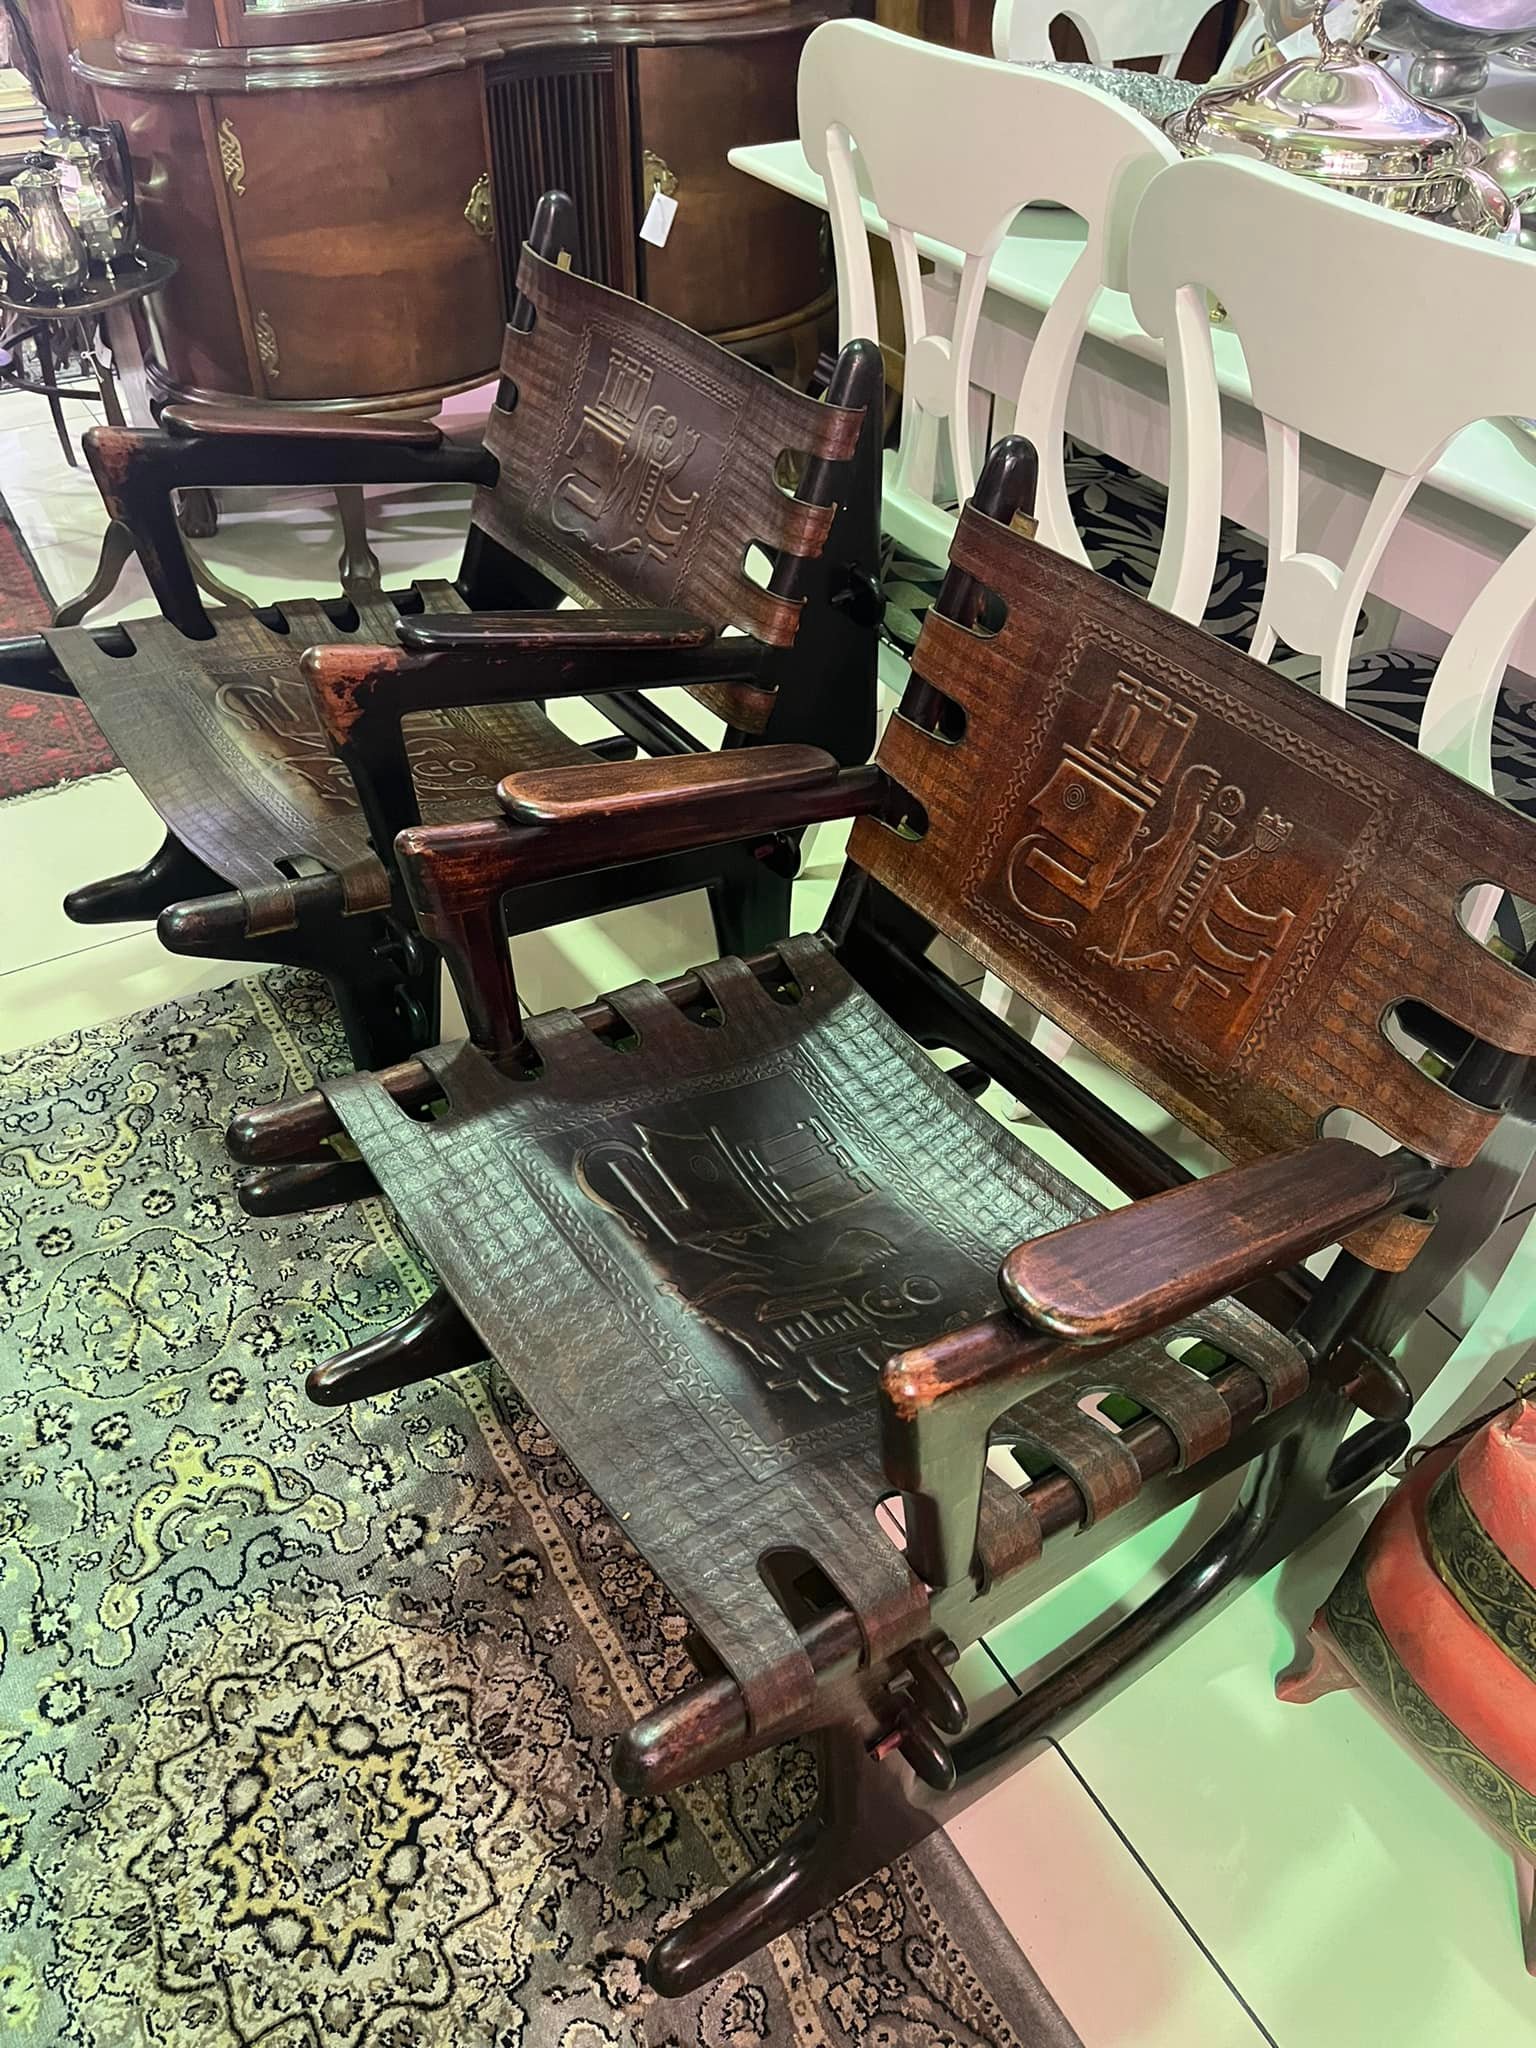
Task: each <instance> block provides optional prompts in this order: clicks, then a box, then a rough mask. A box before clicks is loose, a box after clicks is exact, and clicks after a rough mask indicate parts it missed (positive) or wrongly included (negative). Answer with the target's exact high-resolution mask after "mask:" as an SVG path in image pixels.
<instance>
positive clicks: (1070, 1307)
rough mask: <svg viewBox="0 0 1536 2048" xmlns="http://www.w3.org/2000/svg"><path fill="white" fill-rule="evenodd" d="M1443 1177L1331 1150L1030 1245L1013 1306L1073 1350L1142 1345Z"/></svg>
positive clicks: (1210, 1181) (1240, 1173)
mask: <svg viewBox="0 0 1536 2048" xmlns="http://www.w3.org/2000/svg"><path fill="white" fill-rule="evenodd" d="M1436 1177H1437V1176H1436V1175H1435V1174H1434V1173H1433V1171H1429V1170H1426V1169H1425V1168H1424V1166H1423V1165H1422V1164H1421V1162H1420V1161H1418V1160H1417V1159H1415V1158H1413V1157H1412V1155H1400V1156H1396V1157H1392V1158H1381V1157H1379V1156H1378V1155H1377V1154H1376V1153H1374V1152H1368V1151H1367V1150H1366V1149H1365V1147H1364V1146H1363V1145H1354V1144H1350V1143H1349V1142H1348V1141H1347V1140H1345V1139H1342V1138H1325V1139H1323V1140H1322V1141H1321V1142H1320V1143H1319V1144H1316V1145H1308V1146H1305V1147H1304V1148H1303V1149H1302V1150H1301V1151H1300V1152H1291V1153H1286V1154H1282V1155H1281V1156H1280V1157H1279V1158H1276V1159H1261V1160H1257V1161H1255V1162H1253V1163H1252V1164H1251V1165H1248V1166H1234V1167H1229V1168H1228V1169H1227V1171H1226V1172H1225V1173H1213V1174H1209V1175H1208V1176H1207V1177H1206V1178H1205V1179H1203V1180H1198V1181H1193V1182H1191V1183H1190V1185H1189V1186H1187V1187H1182V1188H1170V1189H1169V1190H1168V1192H1167V1193H1166V1194H1161V1195H1152V1196H1150V1197H1149V1198H1148V1199H1147V1200H1146V1201H1142V1202H1132V1203H1131V1204H1129V1206H1128V1207H1126V1208H1124V1209H1114V1210H1111V1211H1110V1212H1109V1214H1108V1215H1106V1216H1097V1217H1095V1218H1094V1219H1093V1221H1092V1223H1091V1224H1073V1225H1071V1226H1069V1227H1068V1228H1067V1229H1066V1230H1062V1231H1056V1232H1054V1233H1053V1234H1052V1235H1050V1236H1048V1237H1040V1238H1036V1239H1035V1240H1034V1242H1033V1243H1032V1244H1027V1245H1020V1246H1019V1247H1017V1249H1016V1250H1014V1251H1011V1252H1010V1253H1009V1254H1008V1257H1007V1258H1006V1259H1005V1260H1004V1261H1003V1271H1002V1288H1003V1294H1004V1297H1005V1298H1006V1299H1007V1300H1008V1301H1009V1302H1010V1303H1011V1304H1012V1306H1013V1307H1014V1308H1015V1309H1016V1310H1017V1311H1018V1313H1019V1314H1020V1315H1021V1316H1022V1317H1023V1318H1024V1320H1025V1322H1026V1323H1029V1324H1031V1325H1033V1326H1034V1327H1035V1328H1037V1329H1041V1330H1048V1331H1049V1332H1050V1333H1051V1334H1052V1335H1053V1336H1056V1337H1062V1338H1065V1339H1066V1341H1067V1342H1068V1343H1070V1344H1102V1343H1108V1342H1118V1341H1123V1340H1124V1339H1126V1338H1128V1337H1139V1336H1142V1335H1144V1334H1145V1333H1146V1332H1147V1331H1148V1330H1154V1329H1162V1328H1165V1327H1166V1326H1167V1325H1168V1324H1170V1323H1172V1322H1175V1321H1177V1320H1178V1318H1179V1317H1180V1316H1181V1315H1185V1314H1187V1313H1188V1312H1189V1311H1191V1310H1193V1309H1197V1308H1203V1307H1204V1305H1205V1303H1206V1302H1208V1301H1216V1300H1218V1299H1219V1298H1220V1297H1221V1296H1222V1295H1223V1294H1235V1293H1237V1292H1238V1290H1239V1289H1240V1288H1242V1287H1245V1286H1247V1285H1249V1284H1250V1283H1251V1282H1252V1281H1254V1280H1256V1279H1258V1278H1259V1277H1260V1276H1261V1275H1262V1274H1264V1273H1269V1272H1273V1271H1275V1270H1276V1268H1278V1267H1281V1266H1294V1265H1299V1264H1300V1262H1301V1261H1302V1260H1303V1259H1304V1258H1306V1257H1307V1256H1308V1255H1309V1254H1310V1253H1312V1252H1315V1251H1321V1250H1322V1249H1323V1248H1324V1247H1325V1246H1327V1245H1330V1244H1337V1243H1338V1242H1339V1240H1340V1239H1341V1238H1344V1237H1347V1236H1348V1235H1349V1234H1350V1232H1351V1231H1353V1230H1355V1229H1357V1228H1358V1227H1359V1226H1360V1225H1361V1224H1362V1223H1366V1222H1369V1221H1370V1220H1371V1218H1372V1217H1376V1216H1380V1215H1383V1214H1386V1213H1387V1212H1389V1211H1391V1210H1393V1209H1395V1208H1398V1207H1400V1206H1401V1205H1402V1203H1403V1202H1404V1201H1405V1200H1407V1199H1410V1198H1412V1197H1414V1196H1416V1195H1418V1194H1419V1193H1427V1192H1428V1191H1429V1190H1430V1189H1431V1188H1432V1187H1433V1185H1434V1182H1435V1179H1436Z"/></svg>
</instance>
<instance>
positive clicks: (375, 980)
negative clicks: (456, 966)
mask: <svg viewBox="0 0 1536 2048" xmlns="http://www.w3.org/2000/svg"><path fill="white" fill-rule="evenodd" d="M360 922H367V923H368V924H370V925H373V924H374V920H372V919H368V920H357V919H347V920H345V921H344V925H343V930H342V934H341V936H340V938H339V939H338V941H337V943H336V944H335V945H332V944H331V943H330V935H327V937H326V938H325V939H324V940H318V941H316V942H315V943H314V944H313V945H312V946H311V948H310V949H309V951H308V955H307V957H306V958H305V959H304V960H303V961H296V962H295V963H294V964H295V965H303V966H306V967H316V968H318V969H319V970H320V972H321V973H322V974H323V975H324V976H325V978H326V981H327V982H328V983H329V984H330V990H331V994H332V996H333V997H334V999H335V1003H336V1008H337V1010H338V1011H339V1013H340V1015H341V1028H342V1029H343V1031H345V1032H346V1034H347V1045H348V1048H349V1049H350V1051H351V1054H352V1057H353V1060H354V1061H355V1062H356V1064H357V1066H358V1067H359V1069H363V1070H368V1071H371V1070H372V1069H374V1068H375V1067H392V1066H393V1065H394V1064H395V1063H396V1061H397V1060H407V1059H409V1058H410V1057H411V1055H412V1054H413V1053H418V1052H420V1051H421V1049H422V1047H423V1046H424V1045H431V1044H433V1043H434V1042H435V1041H436V1039H437V1037H438V1016H439V1012H440V1009H441V1001H440V990H441V983H442V974H441V968H440V963H439V961H438V957H437V954H436V952H434V951H433V949H432V948H431V947H430V946H427V945H425V944H424V943H423V942H422V941H421V940H420V939H418V938H416V937H415V935H414V934H413V935H412V936H411V937H410V938H408V939H406V940H404V941H402V940H400V939H399V938H398V937H393V936H388V935H386V936H383V937H378V936H374V935H372V934H363V933H354V932H350V931H347V930H346V929H345V927H346V925H355V924H357V923H360ZM378 930H379V927H378V926H377V925H374V933H377V932H378ZM386 931H387V928H386ZM421 956H424V957H421Z"/></svg>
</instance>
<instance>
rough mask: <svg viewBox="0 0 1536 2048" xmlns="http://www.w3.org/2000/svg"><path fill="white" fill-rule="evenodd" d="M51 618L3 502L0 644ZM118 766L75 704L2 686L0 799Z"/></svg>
mask: <svg viewBox="0 0 1536 2048" xmlns="http://www.w3.org/2000/svg"><path fill="white" fill-rule="evenodd" d="M52 617H53V605H52V603H51V602H50V600H49V596H48V592H47V591H46V590H45V589H44V588H43V579H42V578H41V577H40V576H39V575H38V573H37V565H36V564H35V563H34V561H33V560H32V556H31V554H30V552H29V550H28V548H27V544H26V542H25V541H24V540H23V539H22V537H21V534H20V531H19V530H18V528H17V525H16V522H15V520H14V519H13V518H12V517H11V514H10V511H9V509H8V508H7V506H6V505H5V502H4V500H3V499H0V639H5V638H7V637H8V636H9V635H11V634H16V633H30V632H32V631H33V630H34V629H35V628H36V627H38V626H46V625H47V623H48V621H49V620H50V619H51V618H52ZM116 766H117V757H116V755H115V754H114V753H113V752H112V749H111V748H110V747H109V746H108V745H107V743H106V741H105V740H104V739H103V738H102V736H101V731H100V728H99V727H98V726H97V724H96V721H95V719H94V718H92V716H91V714H90V713H89V711H87V710H86V708H85V706H84V705H83V704H82V703H80V701H79V700H78V698H75V697H45V696H43V695H41V694H40V693H39V692H38V691H36V690H11V689H6V688H4V687H0V798H4V797H8V796H26V795H29V794H30V792H31V791H33V790H35V789H52V788H53V787H54V786H55V784H57V783H60V782H78V781H79V779H80V777H81V776H83V775H101V774H104V773H105V772H106V770H107V769H109V768H115V767H116Z"/></svg>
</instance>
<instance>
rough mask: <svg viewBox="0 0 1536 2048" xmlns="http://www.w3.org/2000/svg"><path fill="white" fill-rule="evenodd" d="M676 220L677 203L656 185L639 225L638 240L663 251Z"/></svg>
mask: <svg viewBox="0 0 1536 2048" xmlns="http://www.w3.org/2000/svg"><path fill="white" fill-rule="evenodd" d="M676 218H677V201H676V200H675V199H669V198H668V197H667V195H666V193H665V192H663V191H662V189H661V187H660V186H659V185H658V186H657V188H656V190H655V191H654V192H653V193H652V194H651V203H650V205H649V206H648V207H647V208H646V212H645V219H644V220H643V221H642V222H641V223H640V239H641V241H642V242H650V243H652V244H653V245H654V246H655V247H656V248H658V249H665V247H666V246H667V237H668V235H670V234H671V232H672V223H673V221H674V220H675V219H676Z"/></svg>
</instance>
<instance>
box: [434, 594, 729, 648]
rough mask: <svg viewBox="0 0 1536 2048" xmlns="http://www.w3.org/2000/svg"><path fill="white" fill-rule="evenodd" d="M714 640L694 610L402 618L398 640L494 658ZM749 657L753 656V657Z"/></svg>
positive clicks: (629, 608) (700, 643)
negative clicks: (517, 651) (529, 651)
mask: <svg viewBox="0 0 1536 2048" xmlns="http://www.w3.org/2000/svg"><path fill="white" fill-rule="evenodd" d="M714 637H715V633H714V628H713V627H712V626H706V625H705V624H704V623H703V621H702V620H700V619H696V618H694V617H693V616H692V614H691V613H689V612H679V611H667V610H666V609H664V608H663V607H661V606H657V607H656V609H655V610H640V609H639V608H638V607H635V606H627V607H626V608H625V609H624V610H622V611H604V610H599V609H596V608H594V609H593V610H590V611H574V612H466V613H459V614H456V615H454V616H453V617H446V616H441V617H436V618H429V617H427V616H426V615H425V614H423V615H422V616H421V617H420V618H415V619H402V620H401V622H400V625H399V628H398V629H397V632H396V638H397V639H398V640H399V642H400V644H401V646H402V647H408V648H409V649H410V650H411V652H412V653H414V654H457V653H461V652H468V653H472V654H491V653H497V652H504V651H507V650H510V649H513V648H523V647H527V648H541V649H542V648H546V647H561V648H565V649H568V650H569V651H570V652H572V653H590V652H592V651H593V650H594V649H597V650H602V649H607V648H610V647H616V646H618V647H669V648H671V647H704V646H707V645H708V643H709V642H710V641H711V640H713V639H714ZM748 658H749V659H750V657H748Z"/></svg>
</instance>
